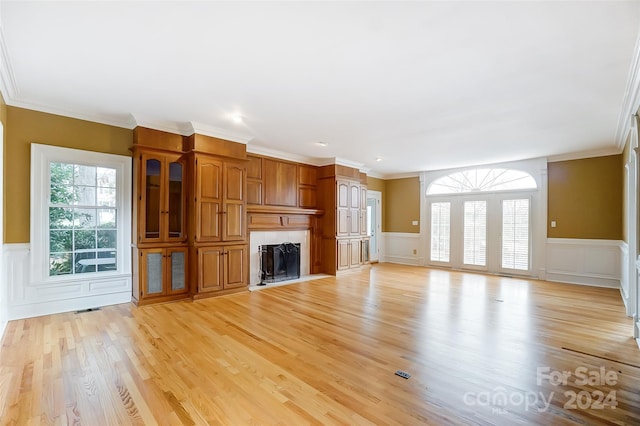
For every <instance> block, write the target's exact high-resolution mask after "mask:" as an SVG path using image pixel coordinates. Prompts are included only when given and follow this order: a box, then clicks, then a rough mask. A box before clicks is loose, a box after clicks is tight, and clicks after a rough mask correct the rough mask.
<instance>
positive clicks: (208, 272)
mask: <svg viewBox="0 0 640 426" xmlns="http://www.w3.org/2000/svg"><path fill="white" fill-rule="evenodd" d="M223 250H224V247H202V248H199V249H198V292H211V291H218V290H222V289H223V287H224V286H223V279H224V277H223V269H224V262H223V257H224V256H223V253H224V251H223Z"/></svg>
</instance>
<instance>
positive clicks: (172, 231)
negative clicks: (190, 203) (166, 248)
mask: <svg viewBox="0 0 640 426" xmlns="http://www.w3.org/2000/svg"><path fill="white" fill-rule="evenodd" d="M182 179H183V177H182V164H180V163H169V237H181V236H182Z"/></svg>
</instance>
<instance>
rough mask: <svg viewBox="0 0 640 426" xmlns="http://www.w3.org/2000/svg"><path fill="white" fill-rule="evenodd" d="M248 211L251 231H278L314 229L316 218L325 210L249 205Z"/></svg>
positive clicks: (248, 222)
mask: <svg viewBox="0 0 640 426" xmlns="http://www.w3.org/2000/svg"><path fill="white" fill-rule="evenodd" d="M247 213H248V215H247V216H248V218H247V227H248V229H249V231H252V230H255V231H258V230H260V231H268V230H273V231H277V230H282V229H301V230H307V229H309V230H312V229H313V228H315V226H314V222H315V218H317V217H319V216H322V215H323V214H324V210H318V209H301V208H296V207H282V206H260V205H248V206H247Z"/></svg>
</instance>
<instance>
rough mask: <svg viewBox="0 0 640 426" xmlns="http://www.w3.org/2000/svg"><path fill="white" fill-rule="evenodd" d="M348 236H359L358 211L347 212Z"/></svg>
mask: <svg viewBox="0 0 640 426" xmlns="http://www.w3.org/2000/svg"><path fill="white" fill-rule="evenodd" d="M349 235H360V209H350V210H349Z"/></svg>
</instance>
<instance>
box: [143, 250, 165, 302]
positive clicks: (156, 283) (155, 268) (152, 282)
mask: <svg viewBox="0 0 640 426" xmlns="http://www.w3.org/2000/svg"><path fill="white" fill-rule="evenodd" d="M146 287H147V294H154V293H162V253H147V282H146Z"/></svg>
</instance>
